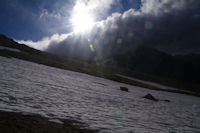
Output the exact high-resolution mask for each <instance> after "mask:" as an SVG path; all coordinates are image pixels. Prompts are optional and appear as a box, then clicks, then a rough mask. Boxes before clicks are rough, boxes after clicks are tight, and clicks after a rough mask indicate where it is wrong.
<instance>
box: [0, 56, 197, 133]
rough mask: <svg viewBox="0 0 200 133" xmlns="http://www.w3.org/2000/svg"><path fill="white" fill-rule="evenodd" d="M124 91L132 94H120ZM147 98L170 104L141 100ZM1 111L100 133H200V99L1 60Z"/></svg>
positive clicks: (24, 62)
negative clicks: (64, 122)
mask: <svg viewBox="0 0 200 133" xmlns="http://www.w3.org/2000/svg"><path fill="white" fill-rule="evenodd" d="M120 86H124V87H128V88H129V92H123V91H120ZM147 93H151V94H152V95H153V96H155V97H156V98H159V99H168V100H170V101H171V102H170V103H167V102H162V101H161V102H154V101H150V100H147V99H144V98H142V97H143V96H144V95H146V94H147ZM0 110H4V111H13V112H23V113H26V114H27V113H28V114H32V113H34V114H40V115H42V116H45V117H48V118H52V121H56V120H57V119H59V118H60V119H63V118H64V119H72V120H78V121H80V122H83V123H86V125H83V126H86V127H89V128H91V129H99V130H100V132H101V133H183V132H184V133H199V132H200V124H199V123H200V98H198V97H193V96H188V95H182V94H175V93H168V92H159V91H153V90H148V89H144V88H140V87H135V86H130V85H126V84H122V83H117V82H114V81H110V80H106V79H102V78H98V77H94V76H90V75H87V74H82V73H77V72H71V71H66V70H61V69H57V68H53V67H48V66H44V65H39V64H35V63H31V62H26V61H22V60H19V59H15V58H5V57H0Z"/></svg>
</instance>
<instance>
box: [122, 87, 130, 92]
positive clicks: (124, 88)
mask: <svg viewBox="0 0 200 133" xmlns="http://www.w3.org/2000/svg"><path fill="white" fill-rule="evenodd" d="M120 90H121V91H126V92H128V88H126V87H120Z"/></svg>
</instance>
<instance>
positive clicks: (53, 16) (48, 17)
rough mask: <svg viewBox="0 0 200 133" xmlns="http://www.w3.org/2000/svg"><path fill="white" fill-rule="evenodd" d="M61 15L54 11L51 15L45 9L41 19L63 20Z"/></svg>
mask: <svg viewBox="0 0 200 133" xmlns="http://www.w3.org/2000/svg"><path fill="white" fill-rule="evenodd" d="M61 17H62V16H61V14H60V13H58V12H55V11H53V12H52V13H49V12H48V10H46V9H43V10H42V12H41V14H40V19H43V18H44V19H46V18H47V19H58V20H59V19H61Z"/></svg>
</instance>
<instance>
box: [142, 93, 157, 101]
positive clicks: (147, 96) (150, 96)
mask: <svg viewBox="0 0 200 133" xmlns="http://www.w3.org/2000/svg"><path fill="white" fill-rule="evenodd" d="M143 98H146V99H149V100H152V101H155V102H158V101H159V100H158V99H156V98H155V97H154V96H152V95H151V94H147V95H145V96H144V97H143Z"/></svg>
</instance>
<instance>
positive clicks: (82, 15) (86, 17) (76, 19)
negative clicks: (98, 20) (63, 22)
mask: <svg viewBox="0 0 200 133" xmlns="http://www.w3.org/2000/svg"><path fill="white" fill-rule="evenodd" d="M71 23H72V25H73V29H74V31H81V32H83V31H87V30H89V29H90V28H92V26H93V25H94V23H95V21H94V16H93V15H92V14H91V13H90V11H89V7H87V5H86V4H84V3H80V2H78V3H76V5H75V6H74V9H73V14H72V18H71Z"/></svg>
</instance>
